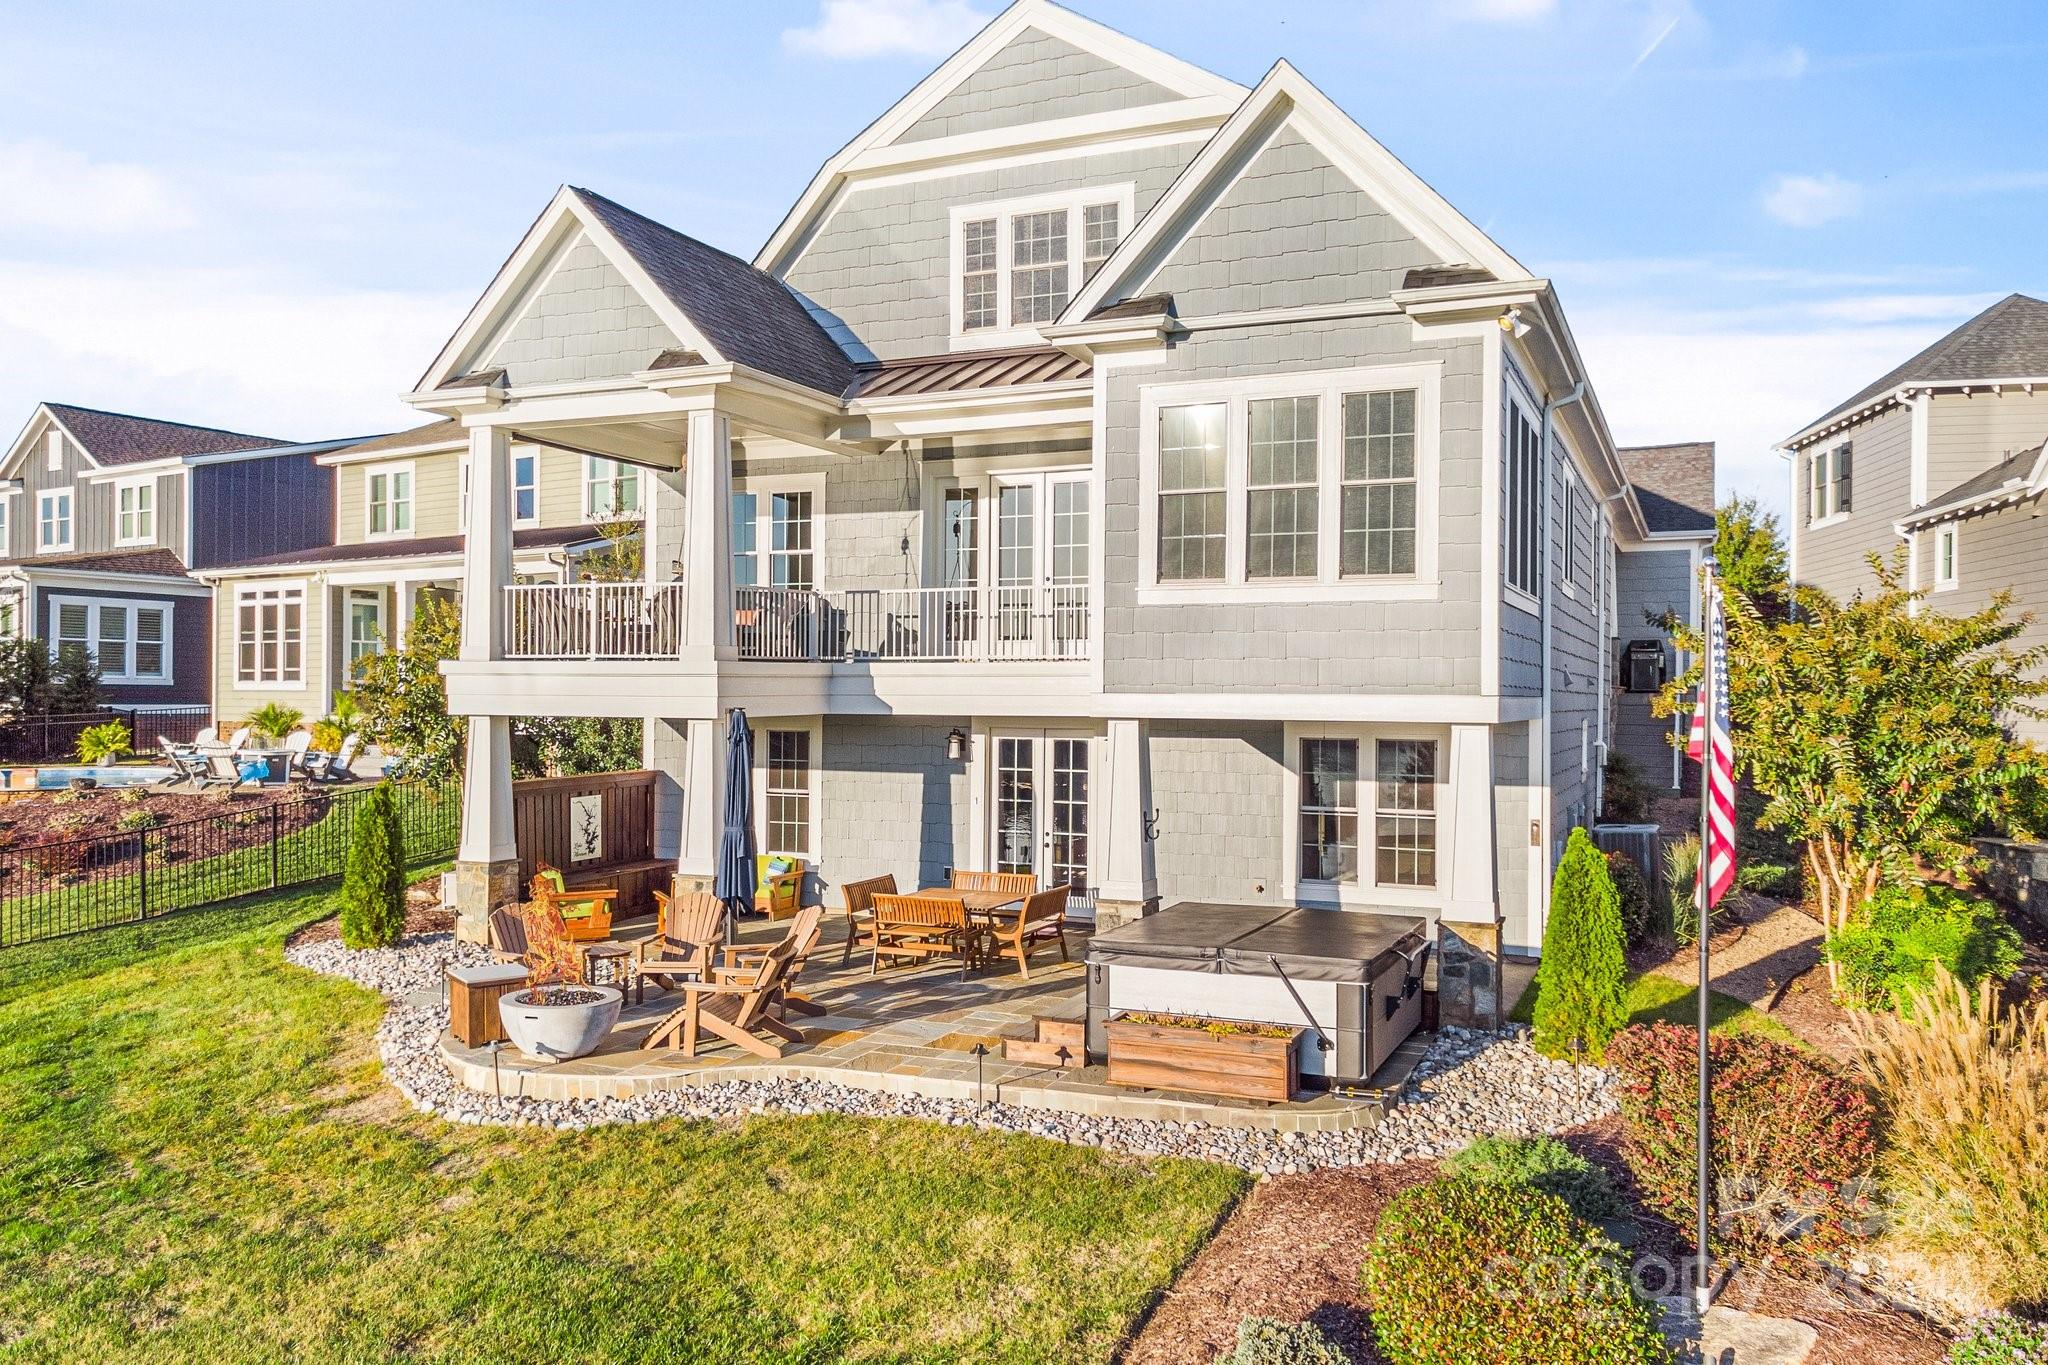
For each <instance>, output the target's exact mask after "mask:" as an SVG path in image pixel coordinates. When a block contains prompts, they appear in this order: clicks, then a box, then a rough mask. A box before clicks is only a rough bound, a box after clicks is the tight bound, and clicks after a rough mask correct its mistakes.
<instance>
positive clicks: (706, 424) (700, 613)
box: [683, 410, 732, 658]
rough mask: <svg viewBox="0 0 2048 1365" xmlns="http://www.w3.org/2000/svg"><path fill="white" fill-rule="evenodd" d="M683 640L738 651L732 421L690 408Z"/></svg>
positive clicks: (723, 653)
mask: <svg viewBox="0 0 2048 1365" xmlns="http://www.w3.org/2000/svg"><path fill="white" fill-rule="evenodd" d="M683 486H684V490H685V492H684V510H685V512H686V514H687V523H686V524H687V528H688V529H687V531H686V532H685V535H684V553H683V562H684V570H683V597H684V601H685V603H686V608H685V611H684V614H683V641H684V644H685V646H686V647H687V648H689V649H691V650H694V651H708V652H710V653H712V654H713V655H715V656H716V657H719V658H730V657H731V654H732V546H731V540H732V423H731V422H730V421H728V420H727V419H726V418H725V417H723V416H721V415H719V414H718V413H716V412H712V411H708V410H707V411H703V412H693V413H691V414H690V444H689V448H688V449H687V450H686V451H685V452H684V455H683Z"/></svg>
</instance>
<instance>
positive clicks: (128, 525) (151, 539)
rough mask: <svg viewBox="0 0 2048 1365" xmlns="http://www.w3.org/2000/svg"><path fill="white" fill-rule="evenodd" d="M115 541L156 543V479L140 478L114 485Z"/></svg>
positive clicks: (132, 543)
mask: <svg viewBox="0 0 2048 1365" xmlns="http://www.w3.org/2000/svg"><path fill="white" fill-rule="evenodd" d="M114 543H115V544H116V545H154V544H155V543H156V480H155V479H137V480H134V481H133V482H124V483H118V484H115V485H114Z"/></svg>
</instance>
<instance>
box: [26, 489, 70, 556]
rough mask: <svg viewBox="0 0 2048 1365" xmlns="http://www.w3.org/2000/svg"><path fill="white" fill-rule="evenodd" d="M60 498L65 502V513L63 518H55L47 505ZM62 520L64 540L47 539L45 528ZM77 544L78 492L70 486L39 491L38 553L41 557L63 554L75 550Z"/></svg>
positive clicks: (37, 514) (37, 517)
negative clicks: (47, 508)
mask: <svg viewBox="0 0 2048 1365" xmlns="http://www.w3.org/2000/svg"><path fill="white" fill-rule="evenodd" d="M58 498H62V499H63V500H64V512H63V516H62V517H61V518H59V517H56V516H53V515H52V514H51V513H50V512H48V511H47V510H45V508H46V506H47V504H49V503H51V502H52V501H54V500H56V499H58ZM60 520H61V521H62V523H63V526H64V538H63V539H62V540H50V539H46V538H45V534H44V528H45V527H46V526H49V525H51V524H53V523H55V522H57V521H60ZM77 543H78V494H77V490H76V489H75V488H73V486H72V485H70V484H64V485H62V486H61V487H54V488H44V489H41V490H39V491H38V492H37V493H36V553H37V554H39V555H54V554H63V553H64V552H65V551H67V550H71V549H73V548H75V547H76V546H77Z"/></svg>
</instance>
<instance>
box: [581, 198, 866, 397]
mask: <svg viewBox="0 0 2048 1365" xmlns="http://www.w3.org/2000/svg"><path fill="white" fill-rule="evenodd" d="M570 193H572V194H574V195H576V196H577V197H578V198H579V199H581V200H582V201H583V203H584V204H585V205H586V206H587V207H588V208H589V209H590V211H591V213H592V214H594V215H595V216H596V218H597V220H598V221H599V222H601V223H603V224H604V226H605V228H606V229H607V230H608V231H609V232H610V233H611V234H612V236H613V238H614V239H616V240H617V242H618V244H619V245H620V246H621V247H623V248H624V249H625V250H626V252H627V253H628V254H629V255H631V256H632V258H633V259H634V261H636V262H637V263H638V264H639V265H640V268H641V269H643V270H645V271H646V272H647V274H648V276H649V277H650V278H651V279H653V281H654V282H655V284H657V285H658V286H660V288H661V292H662V293H663V294H664V295H665V296H666V297H667V298H668V300H669V302H670V303H673V304H674V305H675V306H676V307H677V308H679V309H681V310H682V311H683V313H684V314H685V315H686V316H687V317H688V318H689V320H690V321H691V322H692V323H694V324H696V329H697V331H698V332H699V334H701V335H702V336H703V338H704V339H705V340H706V341H708V342H709V343H710V344H711V346H712V347H713V348H714V349H715V350H716V351H717V352H718V353H719V354H720V355H721V356H723V357H724V358H725V359H727V360H729V361H732V362H733V363H734V364H738V365H746V366H749V367H751V368H753V369H756V370H760V371H762V372H763V373H766V374H772V375H774V376H776V377H777V378H779V379H787V380H790V381H792V382H793V383H797V384H802V385H803V386H804V387H806V388H810V389H816V390H818V391H819V392H820V393H826V394H830V395H831V396H832V397H834V398H837V397H839V396H840V395H841V394H843V393H845V392H846V386H847V385H848V384H849V383H851V382H852V380H853V361H852V360H851V359H849V358H848V357H847V354H846V352H845V351H843V350H841V349H840V347H839V343H838V342H836V341H834V340H832V338H831V337H830V336H829V335H827V333H826V331H825V329H824V327H823V326H822V325H821V324H820V323H819V322H818V320H817V319H816V318H814V317H812V316H811V310H810V309H808V308H806V307H805V306H804V305H803V302H802V301H801V300H799V299H798V298H797V296H796V295H795V294H794V293H792V292H790V288H789V286H788V285H786V284H784V283H783V282H782V281H781V280H778V279H776V278H775V277H774V276H773V275H770V274H769V273H768V272H767V271H765V270H761V269H759V268H757V267H755V266H753V265H750V264H749V263H747V262H746V261H743V260H741V259H740V258H739V257H737V256H734V255H731V254H730V253H728V252H724V251H720V250H719V249H718V248H716V247H713V246H707V245H705V244H704V243H703V242H700V241H698V240H697V239H696V238H695V237H689V236H686V235H684V234H683V233H680V232H677V231H676V230H675V229H674V228H672V227H668V226H665V225H664V224H661V223H657V222H655V221H654V220H653V219H652V218H648V217H646V216H645V215H643V214H638V213H635V212H633V210H631V209H629V208H626V207H625V206H623V205H621V204H617V203H614V202H613V201H612V200H610V199H607V198H605V197H604V196H603V195H601V194H594V193H592V192H591V191H589V190H582V189H576V188H575V187H574V186H571V187H570ZM648 359H649V360H650V362H651V361H652V360H653V359H654V357H652V356H650V357H649V358H648Z"/></svg>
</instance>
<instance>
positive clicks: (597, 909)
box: [527, 863, 619, 943]
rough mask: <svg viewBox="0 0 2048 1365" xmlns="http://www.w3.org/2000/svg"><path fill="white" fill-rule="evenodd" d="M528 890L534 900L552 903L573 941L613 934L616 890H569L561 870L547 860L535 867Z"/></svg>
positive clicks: (590, 939)
mask: <svg viewBox="0 0 2048 1365" xmlns="http://www.w3.org/2000/svg"><path fill="white" fill-rule="evenodd" d="M527 890H528V892H529V893H530V895H531V897H532V898H533V899H534V900H537V901H538V900H544V901H547V902H548V903H549V904H550V905H552V906H554V908H555V911H556V913H558V914H560V915H561V917H562V922H563V923H564V924H567V925H568V926H569V937H570V938H571V939H573V940H575V941H576V942H578V943H590V942H595V941H596V940H599V939H606V938H610V937H611V936H612V902H613V901H615V900H617V899H618V898H619V893H618V892H617V891H614V890H594V891H571V890H570V889H569V886H568V883H567V882H565V881H564V880H563V879H562V873H561V871H560V870H559V869H558V868H553V867H550V866H548V865H547V864H546V863H542V864H540V866H539V867H538V868H536V869H535V870H534V874H533V882H532V884H531V885H530V886H529V887H528V888H527Z"/></svg>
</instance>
